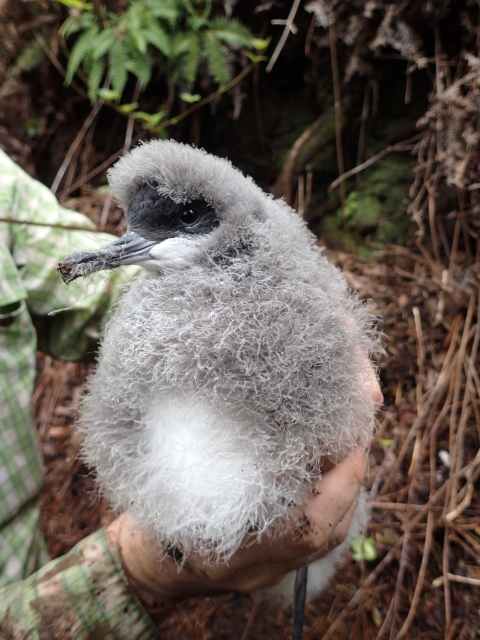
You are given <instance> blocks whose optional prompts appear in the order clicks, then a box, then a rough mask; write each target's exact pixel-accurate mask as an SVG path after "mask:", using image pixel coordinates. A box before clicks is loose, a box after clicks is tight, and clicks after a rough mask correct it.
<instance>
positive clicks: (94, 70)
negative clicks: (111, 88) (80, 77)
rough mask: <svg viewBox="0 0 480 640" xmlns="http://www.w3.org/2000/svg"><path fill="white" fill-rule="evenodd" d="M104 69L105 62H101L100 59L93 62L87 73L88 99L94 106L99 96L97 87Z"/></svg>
mask: <svg viewBox="0 0 480 640" xmlns="http://www.w3.org/2000/svg"><path fill="white" fill-rule="evenodd" d="M104 69H105V60H103V59H102V58H99V59H98V60H94V61H93V64H92V66H91V67H90V70H89V73H88V97H89V98H90V100H91V102H92V104H95V103H96V102H97V97H98V94H99V90H98V87H99V86H100V82H101V80H102V76H103V71H104Z"/></svg>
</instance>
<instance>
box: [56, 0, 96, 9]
mask: <svg viewBox="0 0 480 640" xmlns="http://www.w3.org/2000/svg"><path fill="white" fill-rule="evenodd" d="M57 2H59V3H60V4H64V5H65V6H66V7H72V8H74V9H81V10H82V11H93V4H92V3H91V2H82V0H57Z"/></svg>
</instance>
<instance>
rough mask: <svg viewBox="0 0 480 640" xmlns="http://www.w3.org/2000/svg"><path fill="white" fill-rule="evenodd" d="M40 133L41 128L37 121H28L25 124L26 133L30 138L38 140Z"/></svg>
mask: <svg viewBox="0 0 480 640" xmlns="http://www.w3.org/2000/svg"><path fill="white" fill-rule="evenodd" d="M39 131H40V127H39V126H38V122H37V121H36V120H27V122H26V123H25V133H26V134H27V136H29V137H30V138H36V137H37V136H38V133H39Z"/></svg>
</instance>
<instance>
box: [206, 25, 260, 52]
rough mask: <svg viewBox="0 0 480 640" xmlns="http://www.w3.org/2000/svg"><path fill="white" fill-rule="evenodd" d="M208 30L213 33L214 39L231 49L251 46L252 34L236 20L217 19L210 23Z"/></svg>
mask: <svg viewBox="0 0 480 640" xmlns="http://www.w3.org/2000/svg"><path fill="white" fill-rule="evenodd" d="M209 28H210V31H213V32H214V33H215V37H216V38H218V39H219V40H221V41H222V42H225V43H226V44H229V45H230V46H231V47H235V48H240V47H251V46H252V41H253V39H254V37H253V34H252V33H251V32H250V30H249V29H247V27H244V26H243V24H240V22H238V21H237V20H229V19H228V18H217V19H216V20H212V21H211V22H210V25H209Z"/></svg>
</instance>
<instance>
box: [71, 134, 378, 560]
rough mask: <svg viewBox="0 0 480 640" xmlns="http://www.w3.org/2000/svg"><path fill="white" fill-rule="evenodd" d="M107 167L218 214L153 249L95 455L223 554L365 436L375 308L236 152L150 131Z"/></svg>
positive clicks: (171, 531)
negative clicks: (325, 462)
mask: <svg viewBox="0 0 480 640" xmlns="http://www.w3.org/2000/svg"><path fill="white" fill-rule="evenodd" d="M110 182H111V185H112V190H113V191H114V193H115V195H116V196H117V198H118V200H119V202H120V204H122V206H124V208H125V209H126V210H128V207H129V205H130V206H131V202H133V197H134V196H133V195H132V194H135V193H138V190H139V189H141V188H142V185H145V184H147V185H150V187H151V186H152V185H153V188H154V189H155V192H157V193H159V194H161V195H162V197H166V198H168V199H169V201H171V202H173V203H177V204H181V203H185V202H187V201H188V202H191V201H196V199H202V201H204V202H206V203H207V205H208V207H209V211H214V212H215V215H216V216H218V224H217V223H216V222H215V224H213V222H212V220H214V218H213V217H212V216H210V226H209V227H208V228H207V229H206V231H203V232H202V233H196V234H191V236H189V235H188V234H186V233H179V234H178V235H176V236H174V237H172V235H171V234H170V237H169V238H168V239H162V240H161V241H158V242H157V240H155V242H157V244H155V246H153V248H151V249H149V257H148V259H145V258H144V263H145V266H146V267H147V268H148V269H150V270H151V272H150V273H147V274H145V275H144V276H143V277H142V278H140V279H139V280H137V281H136V282H134V283H133V284H132V285H131V287H130V289H129V291H128V292H127V293H126V294H125V295H124V297H123V299H122V301H121V303H120V305H119V308H118V309H117V310H116V312H115V314H114V316H113V319H112V320H111V322H110V324H109V327H108V330H107V333H106V337H105V339H104V342H103V344H102V346H101V351H100V357H99V363H98V367H97V370H96V372H95V374H94V376H93V377H92V379H91V380H90V384H89V395H88V396H87V398H86V400H85V402H84V407H83V422H84V431H85V442H84V452H85V456H86V458H87V460H88V462H89V463H90V464H91V465H93V466H94V467H95V468H96V470H97V475H98V481H99V483H100V485H101V487H102V488H103V489H104V490H105V491H106V493H107V494H108V496H109V498H110V499H111V501H112V502H113V505H114V506H115V507H116V508H118V509H125V508H127V509H130V510H131V511H132V512H133V514H134V516H135V518H136V519H138V520H139V521H140V522H142V523H144V524H145V525H147V526H148V527H149V528H150V529H152V530H153V531H154V532H155V533H156V535H157V536H158V537H159V538H160V539H161V540H162V542H163V543H164V544H166V545H167V546H169V545H170V546H175V547H177V548H178V549H179V550H181V552H182V553H183V554H185V555H188V553H190V552H192V551H195V552H198V553H200V554H201V555H203V556H204V557H205V558H207V559H209V560H210V561H212V562H217V561H220V560H222V559H228V558H229V557H230V556H231V555H232V553H234V552H235V551H236V549H237V548H238V547H239V546H240V544H241V543H242V542H243V541H244V540H245V539H246V538H248V537H251V536H258V535H262V534H265V532H272V533H275V532H276V531H279V530H280V529H282V528H284V527H286V526H289V523H291V522H292V521H295V513H296V507H297V506H299V505H302V504H305V501H306V499H307V497H308V493H309V491H311V483H312V482H314V481H316V480H318V479H319V477H320V470H319V469H320V464H321V461H322V459H324V458H325V457H327V456H328V457H329V458H331V459H333V460H334V461H338V460H340V459H342V458H343V457H345V456H346V455H348V454H349V453H351V452H352V451H353V449H354V447H355V446H357V445H360V446H362V445H365V444H366V443H367V442H368V441H369V439H370V437H371V429H370V423H371V420H372V417H373V406H372V402H371V399H370V397H369V395H368V393H367V392H366V391H365V389H364V387H362V385H361V380H362V377H368V375H369V371H368V359H367V355H368V354H369V352H370V351H371V349H372V346H373V345H374V339H372V338H371V337H369V336H370V334H369V331H368V329H369V328H370V324H371V321H370V317H369V314H368V313H367V311H366V310H365V308H364V307H363V306H362V305H360V304H359V303H358V302H357V301H356V299H355V298H354V297H352V296H351V295H350V294H349V292H348V290H347V287H346V284H345V280H344V278H343V276H342V275H341V273H340V272H339V271H338V269H336V268H335V267H334V266H332V265H330V264H329V263H328V261H327V260H326V258H325V257H324V256H323V254H322V251H321V249H319V248H318V247H317V246H316V245H315V239H314V237H313V235H312V234H311V233H310V232H309V231H308V230H307V228H306V226H305V224H304V223H303V221H301V220H300V219H299V218H298V216H297V215H296V214H295V213H294V212H293V211H292V210H291V209H290V208H289V207H287V206H286V205H285V204H284V203H283V202H282V201H278V200H273V199H272V198H271V197H270V196H267V195H266V194H264V193H263V192H262V191H261V190H260V189H259V188H258V187H257V186H256V185H255V184H254V183H253V182H252V181H251V180H250V179H248V178H245V177H244V176H243V175H242V174H241V173H240V172H238V171H237V170H236V169H234V168H233V167H232V166H231V165H230V164H229V163H228V162H227V161H225V160H221V159H219V158H215V157H213V156H210V155H208V154H206V153H205V152H203V151H200V150H198V149H192V148H190V147H186V146H184V145H179V144H177V143H173V142H154V143H150V144H148V145H145V146H142V147H139V148H137V149H135V150H134V151H133V152H132V153H131V154H129V156H127V157H126V158H124V159H122V160H121V161H120V162H119V163H118V164H117V165H116V167H115V168H114V169H113V171H112V173H111V175H110ZM142 197H143V196H142ZM143 202H144V200H142V203H143ZM140 209H141V210H142V211H144V207H143V204H142V206H141V207H140ZM132 211H133V209H131V215H130V220H129V222H130V229H133V231H135V232H138V231H139V229H140V224H141V219H142V215H140V214H141V211H140V214H139V215H137V214H135V215H133V214H132ZM135 211H137V209H135ZM137 213H138V212H137ZM144 213H145V212H144ZM145 215H146V216H147V218H148V215H149V214H148V213H147V214H145ZM145 215H144V216H143V219H144V220H145ZM139 220H140V222H139ZM216 220H217V219H216V218H215V220H214V221H216ZM205 224H206V223H205ZM142 235H143V236H144V237H146V232H145V229H143V230H142ZM363 512H364V509H363ZM360 520H361V518H357V519H356V525H355V526H358V522H359V521H360ZM334 559H336V556H331V558H330V560H329V561H327V564H328V563H329V562H330V564H333V560H334ZM330 572H331V571H330Z"/></svg>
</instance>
